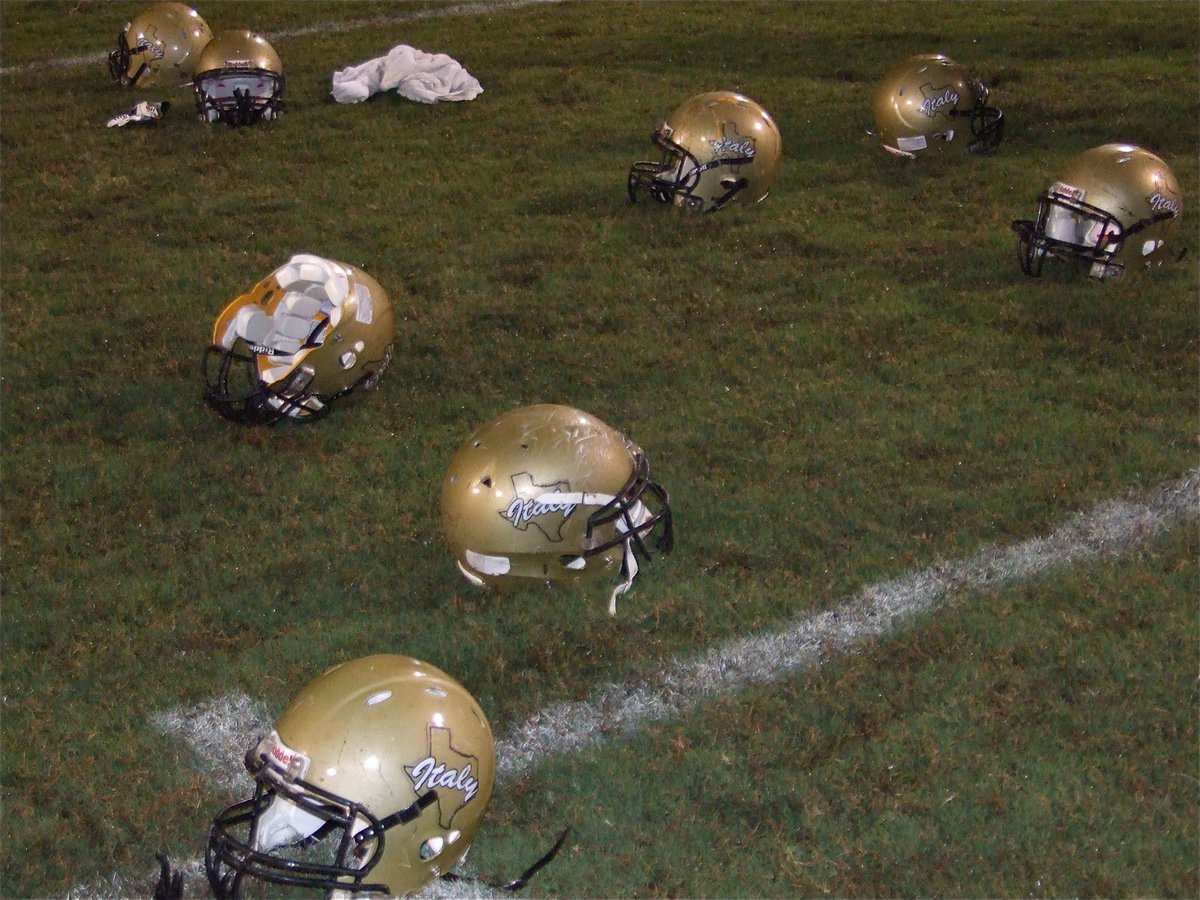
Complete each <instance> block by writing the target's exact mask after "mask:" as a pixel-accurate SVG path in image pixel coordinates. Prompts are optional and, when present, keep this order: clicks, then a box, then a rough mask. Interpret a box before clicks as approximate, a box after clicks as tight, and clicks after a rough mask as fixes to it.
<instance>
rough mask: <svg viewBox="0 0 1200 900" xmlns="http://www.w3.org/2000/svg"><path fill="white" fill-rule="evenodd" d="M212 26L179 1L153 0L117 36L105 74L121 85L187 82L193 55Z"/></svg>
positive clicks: (205, 42)
mask: <svg viewBox="0 0 1200 900" xmlns="http://www.w3.org/2000/svg"><path fill="white" fill-rule="evenodd" d="M212 37H213V34H212V30H211V29H209V27H208V23H207V22H205V21H204V19H203V18H202V17H201V16H200V14H199V13H198V12H196V10H194V9H192V8H191V7H190V6H186V5H185V4H183V3H155V4H153V5H152V6H149V7H147V8H146V9H144V10H143V11H142V12H140V13H138V14H137V15H136V16H134V17H133V18H132V19H130V20H129V22H128V23H127V24H126V25H125V28H124V29H123V30H122V31H121V33H120V34H119V35H118V36H117V49H116V50H114V51H113V52H112V53H110V54H109V57H108V65H109V74H111V75H112V78H113V80H114V81H116V82H117V83H118V84H120V85H122V86H123V87H133V86H137V87H139V88H162V87H175V86H179V85H184V84H188V83H189V82H191V80H192V74H193V72H194V71H195V65H196V59H197V57H198V56H199V55H200V53H201V52H202V51H203V50H204V48H205V47H206V46H207V45H208V43H209V41H211V40H212Z"/></svg>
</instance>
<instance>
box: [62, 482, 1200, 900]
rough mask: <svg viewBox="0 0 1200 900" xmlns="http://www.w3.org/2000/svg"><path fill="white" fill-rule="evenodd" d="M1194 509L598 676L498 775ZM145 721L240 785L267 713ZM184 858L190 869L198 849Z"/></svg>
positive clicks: (1192, 491) (830, 652) (1074, 524)
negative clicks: (622, 677) (638, 669)
mask: <svg viewBox="0 0 1200 900" xmlns="http://www.w3.org/2000/svg"><path fill="white" fill-rule="evenodd" d="M1197 520H1200V470H1196V471H1193V472H1190V473H1189V474H1188V475H1186V476H1185V477H1183V478H1181V479H1179V480H1177V481H1174V482H1171V483H1169V484H1166V485H1162V486H1160V487H1158V488H1156V489H1154V490H1152V491H1150V492H1148V493H1145V494H1142V495H1140V496H1137V497H1131V498H1128V499H1125V500H1115V501H1108V502H1105V503H1100V504H1098V505H1097V506H1095V507H1094V508H1093V509H1091V510H1089V511H1087V512H1085V513H1080V514H1077V515H1075V516H1072V517H1071V518H1070V519H1068V520H1067V521H1066V522H1064V523H1063V524H1062V525H1060V526H1058V527H1057V528H1055V529H1054V530H1053V531H1052V532H1050V533H1049V534H1048V535H1046V536H1044V537H1039V538H1033V539H1031V540H1027V541H1022V542H1021V543H1018V544H1013V545H1011V546H1008V547H998V548H992V549H987V550H983V551H981V552H979V553H977V554H975V555H974V556H972V557H970V558H968V559H964V560H959V561H952V562H946V563H941V564H938V565H935V566H932V567H930V568H928V569H923V570H921V571H919V572H914V573H912V574H909V575H906V576H903V577H901V578H897V579H894V580H892V581H886V582H882V583H879V584H874V585H870V586H869V587H867V588H865V589H863V590H862V591H860V592H859V593H858V594H857V595H855V596H854V597H852V598H850V599H849V600H847V601H846V602H845V603H843V604H841V605H840V606H838V607H836V608H835V609H831V610H827V611H826V612H822V613H818V614H815V615H805V616H800V617H798V618H796V619H795V620H794V621H793V622H792V624H790V625H789V626H787V627H786V628H784V629H782V630H780V631H776V632H771V633H768V634H760V635H752V636H750V637H745V638H740V639H738V640H734V641H730V642H728V643H725V644H720V645H718V646H715V647H712V648H710V649H709V650H707V651H705V652H704V653H702V654H700V655H699V656H695V657H690V658H686V659H677V660H674V661H672V662H670V663H669V664H667V665H665V666H663V667H662V668H661V669H660V670H659V671H658V673H657V674H655V675H654V676H652V677H649V678H643V679H638V680H631V681H628V682H626V683H623V684H607V685H603V686H601V687H598V688H597V689H596V690H595V691H594V692H593V693H592V694H591V696H589V697H588V698H587V699H586V700H582V701H578V702H572V703H558V704H554V705H552V706H549V707H547V708H546V709H544V710H542V711H540V712H538V713H536V714H534V715H533V716H532V717H530V718H529V719H528V720H527V721H526V722H523V723H521V724H520V725H518V726H517V727H516V728H514V729H513V730H512V731H511V733H510V734H509V736H507V737H505V738H503V739H502V740H500V741H498V742H497V745H496V756H497V763H498V768H499V771H498V779H497V780H498V781H499V783H501V784H504V783H505V782H511V781H512V780H513V779H516V778H520V777H521V776H523V775H526V774H528V773H529V772H530V771H532V770H533V769H534V768H535V767H536V766H537V765H538V764H539V763H540V762H542V761H543V760H545V759H547V758H549V757H552V756H556V755H559V754H563V753H570V752H574V751H576V750H580V749H582V748H585V747H590V746H593V745H596V744H599V743H601V742H603V741H605V740H608V739H610V738H613V737H618V736H621V735H626V734H632V733H634V732H636V731H637V730H638V729H639V728H641V727H642V726H643V725H645V724H647V723H652V722H664V721H668V720H671V719H677V718H679V717H681V716H683V715H686V714H687V713H688V712H690V711H692V710H694V709H696V708H697V707H699V706H701V705H702V704H704V703H705V702H708V701H710V700H713V699H715V698H717V697H721V696H725V695H728V694H731V693H734V692H736V691H738V690H741V689H742V688H745V687H747V686H750V685H765V684H771V683H774V682H778V681H781V680H784V679H786V678H790V677H794V676H795V675H796V674H797V673H800V672H803V671H804V670H807V669H811V668H815V667H817V666H820V665H822V664H823V663H824V662H825V661H827V660H830V659H834V658H836V657H839V656H844V655H846V654H850V653H854V652H856V651H857V650H859V649H861V648H862V647H864V646H866V645H868V644H869V643H870V642H872V641H874V640H876V639H877V638H880V637H882V636H884V635H886V634H888V633H889V632H892V631H894V630H896V629H898V628H900V627H903V626H904V625H905V623H907V622H911V621H912V620H913V619H914V618H916V617H919V616H921V615H924V614H927V613H930V612H932V611H934V610H936V609H938V608H940V607H942V606H944V605H946V604H947V603H949V602H950V601H951V600H952V599H954V598H956V597H962V596H963V595H969V594H972V593H977V592H979V591H983V590H988V589H995V588H999V587H1004V586H1006V585H1011V584H1015V583H1019V582H1022V581H1027V580H1029V579H1031V578H1034V577H1036V576H1038V575H1040V574H1042V573H1044V572H1048V571H1050V570H1052V569H1059V568H1064V567H1067V566H1073V565H1080V564H1083V563H1086V562H1089V561H1095V560H1098V559H1101V558H1106V557H1118V556H1123V555H1126V554H1129V553H1132V552H1134V551H1136V550H1138V549H1139V548H1141V547H1144V546H1145V545H1146V544H1148V543H1149V542H1150V541H1152V540H1154V539H1155V538H1157V537H1158V536H1160V535H1162V534H1164V533H1166V532H1167V531H1168V530H1170V529H1171V528H1173V527H1175V526H1176V525H1179V524H1181V523H1184V522H1191V523H1195V522H1196V521H1197ZM151 721H152V724H153V725H154V726H155V728H157V729H159V730H160V731H162V732H163V733H164V734H167V735H170V736H174V737H178V738H181V739H183V740H184V741H186V742H187V743H188V744H189V745H190V746H191V748H192V750H193V753H194V754H195V756H196V760H197V763H198V765H199V766H200V767H201V769H202V770H203V771H206V772H209V773H211V774H212V776H213V779H214V782H215V783H216V784H218V785H220V786H221V787H225V788H236V786H239V785H240V786H241V787H243V788H245V789H246V792H247V793H248V791H249V782H248V780H247V778H246V776H245V775H244V773H243V770H242V764H241V761H242V757H243V755H244V754H245V751H246V748H247V747H249V746H250V744H251V742H252V741H253V740H255V739H256V738H257V737H258V735H260V734H261V733H263V732H264V731H265V730H266V729H268V728H269V727H270V721H271V720H270V714H269V712H268V711H267V709H266V708H265V707H264V706H263V705H262V704H261V703H259V702H257V701H255V700H252V699H251V698H249V697H247V696H246V695H245V694H232V695H227V696H225V697H219V698H217V699H215V700H211V701H208V702H205V703H200V704H195V705H192V706H187V707H181V708H179V709H175V710H171V711H168V712H166V713H161V714H159V715H156V716H154V717H153V718H152V720H151ZM183 864H184V865H186V866H188V867H189V871H196V866H197V862H196V861H195V860H190V861H187V862H186V863H183ZM150 880H152V879H150ZM200 880H201V881H202V880H203V878H202V877H201V879H200ZM135 883H140V884H146V883H147V879H146V877H145V876H142V878H141V879H140V881H139V882H129V883H124V882H122V880H121V879H120V878H119V877H118V876H113V878H112V879H110V880H106V881H104V882H102V883H99V884H94V885H91V886H80V887H77V888H75V889H74V890H72V892H71V894H70V896H72V897H80V898H82V897H89V898H98V897H112V896H121V895H123V894H125V895H127V894H129V893H130V890H129V887H130V885H132V884H135ZM460 889H461V890H464V891H468V892H470V893H469V894H467V895H466V896H481V894H480V893H479V892H480V891H481V890H483V888H482V887H481V886H480V885H479V884H472V883H469V882H465V883H460ZM446 890H447V888H446V886H439V888H438V891H439V893H438V896H449V895H447V894H446ZM449 890H455V889H454V888H449ZM482 895H487V892H486V891H484V893H483V894H482ZM454 896H464V895H463V894H454Z"/></svg>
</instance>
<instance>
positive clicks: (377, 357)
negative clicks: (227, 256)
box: [204, 253, 396, 425]
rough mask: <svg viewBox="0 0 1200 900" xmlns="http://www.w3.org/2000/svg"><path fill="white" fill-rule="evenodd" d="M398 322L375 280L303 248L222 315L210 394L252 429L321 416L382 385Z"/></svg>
mask: <svg viewBox="0 0 1200 900" xmlns="http://www.w3.org/2000/svg"><path fill="white" fill-rule="evenodd" d="M395 340H396V318H395V313H394V311H393V310H392V303H391V300H390V299H389V298H388V295H387V291H385V290H384V289H383V288H382V287H381V286H380V285H379V282H377V281H376V280H375V279H374V278H372V277H371V276H370V275H368V274H367V273H366V272H364V271H362V269H359V268H357V267H355V266H351V265H348V264H346V263H340V262H336V261H334V260H331V259H324V258H322V257H320V256H312V255H310V254H307V253H298V254H296V255H295V256H293V257H292V258H291V259H289V260H288V261H287V262H286V263H285V264H284V265H282V266H280V267H279V268H278V269H276V270H275V271H274V272H272V273H271V274H270V275H268V276H267V277H266V278H264V279H263V280H262V281H260V282H259V283H258V284H256V285H255V286H254V287H252V288H251V289H250V290H249V291H248V292H246V293H245V294H242V295H241V296H239V297H237V298H235V299H234V300H233V302H231V303H230V304H229V305H228V306H227V307H226V308H225V309H224V311H223V312H222V313H221V314H220V315H219V316H218V317H217V321H216V324H215V325H214V326H213V339H212V346H210V347H209V348H208V349H207V350H206V351H205V354H204V383H205V390H204V399H205V401H206V402H207V403H208V404H209V406H211V407H212V408H213V409H215V410H216V411H217V412H219V413H220V414H221V415H223V416H225V417H226V418H227V419H232V420H233V421H235V422H240V423H242V424H244V425H270V424H273V423H275V422H278V421H279V420H281V419H284V418H290V419H294V420H296V421H300V422H307V421H313V420H316V419H319V418H321V417H322V416H324V415H326V414H327V413H328V412H329V408H330V406H331V405H332V404H333V401H335V400H337V399H338V398H340V397H343V396H345V395H346V394H349V393H350V392H351V391H353V390H355V389H357V388H363V389H364V390H370V389H371V388H374V387H375V385H376V384H378V383H379V378H380V377H381V376H382V375H383V371H384V369H386V368H387V366H388V363H389V362H390V361H391V358H392V346H393V343H394V342H395Z"/></svg>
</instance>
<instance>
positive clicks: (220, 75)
mask: <svg viewBox="0 0 1200 900" xmlns="http://www.w3.org/2000/svg"><path fill="white" fill-rule="evenodd" d="M192 83H193V85H194V87H195V91H196V108H197V110H198V112H199V115H200V118H201V119H203V120H205V121H209V122H215V121H218V120H220V121H223V122H225V123H226V124H229V125H251V124H254V123H255V122H258V121H263V120H270V119H274V118H276V117H277V116H278V115H279V114H280V113H281V112H282V110H283V93H284V85H285V79H284V72H283V61H282V60H281V59H280V58H279V54H278V53H276V52H275V49H274V48H273V47H272V46H271V45H270V43H268V41H267V39H266V38H264V37H263V36H262V35H259V34H255V33H254V32H252V31H223V32H221V33H220V34H218V35H217V36H216V37H214V38H213V39H212V40H211V41H210V42H209V44H208V46H206V47H205V48H204V49H203V50H202V51H201V52H200V55H199V56H198V57H197V59H196V65H195V71H194V77H193V82H192ZM239 95H241V96H240V97H239Z"/></svg>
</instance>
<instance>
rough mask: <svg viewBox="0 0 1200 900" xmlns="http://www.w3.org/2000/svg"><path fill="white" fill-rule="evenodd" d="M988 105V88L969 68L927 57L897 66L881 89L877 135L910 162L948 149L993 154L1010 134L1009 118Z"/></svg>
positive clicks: (876, 100)
mask: <svg viewBox="0 0 1200 900" xmlns="http://www.w3.org/2000/svg"><path fill="white" fill-rule="evenodd" d="M987 101H988V89H987V87H985V86H984V84H983V82H982V81H980V80H979V78H978V77H976V76H975V75H972V74H970V73H969V72H968V71H967V70H966V68H964V67H963V66H960V65H959V64H958V63H956V62H955V61H954V60H952V59H950V58H949V57H946V56H943V55H942V54H940V53H922V54H919V55H917V56H913V57H910V58H909V59H906V60H904V62H902V63H897V64H896V65H895V66H893V67H892V68H891V69H889V70H888V72H887V74H886V75H884V76H883V78H882V80H880V82H879V84H878V86H877V87H876V88H875V96H874V99H873V101H872V104H871V109H872V113H873V114H874V118H875V135H876V137H878V138H879V140H880V141H881V142H882V143H883V147H884V149H885V150H887V151H889V152H890V153H895V154H896V155H898V156H906V157H909V158H910V159H911V158H916V156H917V155H918V154H920V153H923V152H925V151H928V150H937V151H941V150H944V149H946V148H949V149H951V150H955V149H956V148H960V147H961V148H965V149H966V150H967V151H969V152H971V153H982V152H985V151H988V150H993V149H995V148H996V146H997V145H998V144H999V143H1000V139H1001V138H1002V137H1003V136H1004V114H1003V113H1002V112H1001V111H1000V110H998V109H996V108H995V107H993V106H988V105H987ZM968 129H969V130H968Z"/></svg>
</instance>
